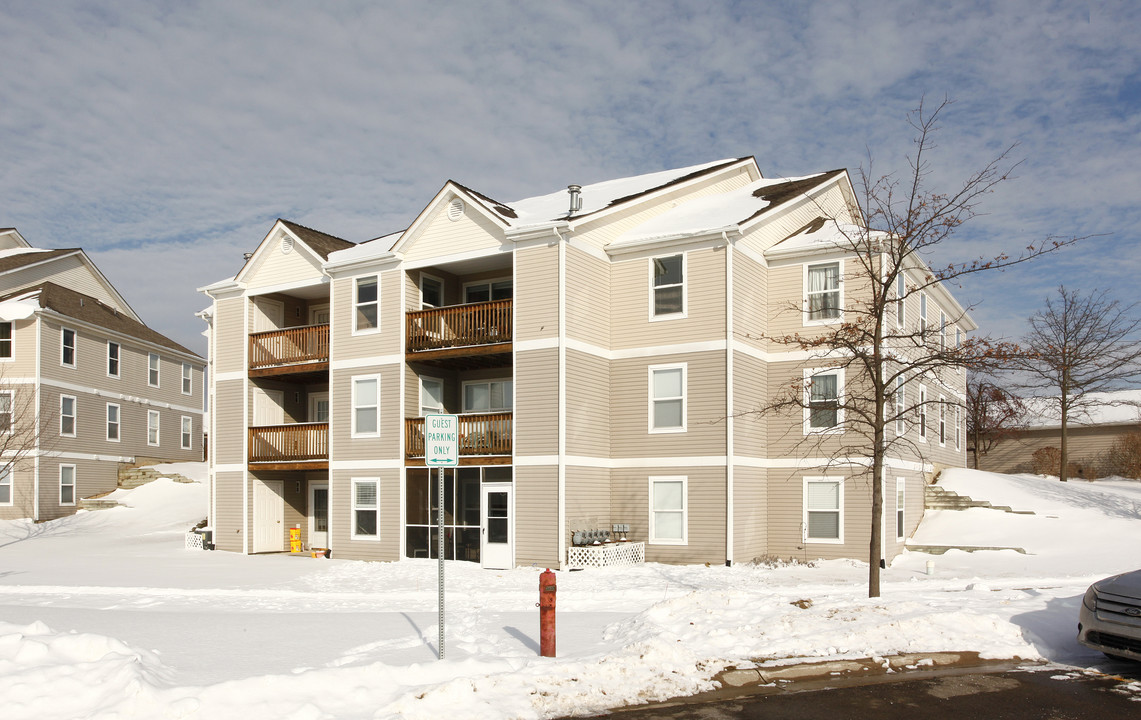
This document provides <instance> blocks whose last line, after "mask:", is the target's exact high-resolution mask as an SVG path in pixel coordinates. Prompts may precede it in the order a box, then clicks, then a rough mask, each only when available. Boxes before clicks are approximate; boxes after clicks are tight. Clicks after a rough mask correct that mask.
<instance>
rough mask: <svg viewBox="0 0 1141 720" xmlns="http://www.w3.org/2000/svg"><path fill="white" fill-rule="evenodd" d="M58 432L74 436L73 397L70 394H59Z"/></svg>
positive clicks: (65, 435) (66, 435)
mask: <svg viewBox="0 0 1141 720" xmlns="http://www.w3.org/2000/svg"><path fill="white" fill-rule="evenodd" d="M59 434H60V435H62V436H64V437H75V398H74V397H73V396H71V395H60V396H59Z"/></svg>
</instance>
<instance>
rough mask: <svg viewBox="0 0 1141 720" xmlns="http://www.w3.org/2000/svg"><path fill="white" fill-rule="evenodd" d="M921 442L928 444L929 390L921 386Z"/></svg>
mask: <svg viewBox="0 0 1141 720" xmlns="http://www.w3.org/2000/svg"><path fill="white" fill-rule="evenodd" d="M919 442H927V388H926V387H924V386H923V385H920V386H919Z"/></svg>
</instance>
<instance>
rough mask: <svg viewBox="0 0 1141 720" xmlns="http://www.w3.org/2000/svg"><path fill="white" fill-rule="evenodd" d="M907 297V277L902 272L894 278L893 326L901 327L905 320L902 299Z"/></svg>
mask: <svg viewBox="0 0 1141 720" xmlns="http://www.w3.org/2000/svg"><path fill="white" fill-rule="evenodd" d="M906 297H907V277H906V276H905V275H904V274H903V272H902V271H900V273H899V274H898V275H896V276H895V326H896V327H903V324H904V321H905V320H906V308H905V307H904V302H905V300H904V298H906Z"/></svg>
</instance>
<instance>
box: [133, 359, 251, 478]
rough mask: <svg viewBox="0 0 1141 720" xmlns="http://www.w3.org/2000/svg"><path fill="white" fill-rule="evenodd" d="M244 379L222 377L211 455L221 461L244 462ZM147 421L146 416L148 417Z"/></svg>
mask: <svg viewBox="0 0 1141 720" xmlns="http://www.w3.org/2000/svg"><path fill="white" fill-rule="evenodd" d="M243 386H244V382H243V381H242V380H219V381H217V383H216V393H217V395H216V397H215V402H216V405H215V406H214V408H213V409H212V412H213V414H214V422H215V428H214V431H215V435H213V436H212V437H211V438H210V457H211V459H212V461H213V462H214V463H215V464H218V465H234V464H238V463H242V464H244V463H245V462H246V456H245V454H244V452H245V451H244V450H243V448H244V447H245V438H246V428H245V414H244V412H243V405H242V399H243V395H242V388H243ZM144 421H145V418H144Z"/></svg>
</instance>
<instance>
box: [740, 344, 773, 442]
mask: <svg viewBox="0 0 1141 720" xmlns="http://www.w3.org/2000/svg"><path fill="white" fill-rule="evenodd" d="M768 375H769V368H768V364H767V363H765V362H764V361H762V360H759V359H757V358H756V357H754V356H752V355H746V354H745V353H742V352H737V353H734V354H733V385H734V391H733V413H734V415H735V416H736V417H735V419H734V421H733V454H734V455H738V456H741V457H754V458H762V457H767V455H768V430H769V423H768V421H767V420H766V419H765V418H764V417H763V416H762V415H760V414H759V413H758V412H757V411H758V410H760V409H761V408H762V407H764V405H765V403H766V402H768V399H769V395H768V389H769V388H768Z"/></svg>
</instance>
